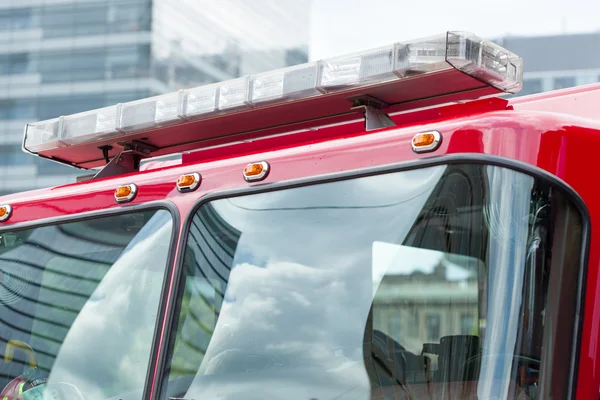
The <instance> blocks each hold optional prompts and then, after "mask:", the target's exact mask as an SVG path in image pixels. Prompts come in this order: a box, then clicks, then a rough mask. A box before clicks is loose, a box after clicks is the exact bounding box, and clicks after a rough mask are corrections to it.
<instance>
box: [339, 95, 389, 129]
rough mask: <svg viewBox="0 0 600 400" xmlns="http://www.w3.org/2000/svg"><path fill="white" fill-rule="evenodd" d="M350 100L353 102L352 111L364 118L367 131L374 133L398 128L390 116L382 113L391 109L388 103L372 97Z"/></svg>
mask: <svg viewBox="0 0 600 400" xmlns="http://www.w3.org/2000/svg"><path fill="white" fill-rule="evenodd" d="M348 100H349V101H351V102H352V108H351V110H353V111H356V112H358V113H360V114H362V115H363V116H364V118H365V130H367V131H372V130H375V129H381V128H389V127H392V126H396V124H395V123H394V121H392V119H391V118H390V116H389V115H387V114H386V113H385V112H383V111H382V110H383V109H385V108H388V107H389V104H387V103H386V102H384V101H381V100H379V99H376V98H375V97H371V96H357V97H351V98H349V99H348Z"/></svg>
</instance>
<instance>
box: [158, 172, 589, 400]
mask: <svg viewBox="0 0 600 400" xmlns="http://www.w3.org/2000/svg"><path fill="white" fill-rule="evenodd" d="M581 226H582V221H581V217H580V215H579V214H578V212H577V211H576V210H575V208H574V207H573V206H572V205H571V203H570V202H569V201H568V200H567V199H566V197H565V196H564V195H563V194H562V193H561V192H560V191H558V190H556V189H555V188H553V187H552V186H551V185H549V184H547V183H546V182H544V181H540V180H537V179H535V178H533V177H531V176H529V175H525V174H523V173H520V172H516V171H513V170H509V169H506V168H502V167H495V166H483V165H468V164H465V165H447V166H435V167H429V168H425V169H416V170H411V171H403V172H393V173H385V174H381V175H377V176H370V177H361V178H355V179H348V180H343V181H337V182H330V183H324V184H316V185H311V186H304V187H297V188H292V189H285V190H277V191H271V192H267V193H260V194H251V195H244V196H238V197H231V198H223V199H218V200H213V201H210V202H208V203H205V204H204V205H202V206H201V207H200V208H199V209H198V210H197V212H196V213H195V214H194V216H193V219H192V221H191V225H190V230H189V233H188V237H187V250H186V252H185V261H184V270H185V277H184V279H183V281H182V283H181V288H180V293H179V298H178V312H177V315H178V317H177V319H176V321H175V324H174V327H173V332H172V334H171V344H170V349H169V362H168V366H167V370H166V371H165V379H164V382H163V385H162V398H163V399H167V398H168V397H175V398H186V399H193V398H196V399H200V398H204V399H222V400H225V399H244V400H248V399H298V400H309V399H319V400H325V399H352V400H360V399H384V398H385V399H388V398H389V399H392V398H395V399H399V398H403V399H404V398H406V399H472V398H479V399H492V398H496V399H541V398H557V399H558V398H565V396H566V390H567V388H568V386H569V385H568V379H569V377H568V374H567V373H566V372H565V371H567V369H568V365H569V363H570V360H571V358H572V356H573V354H572V349H571V344H572V341H573V328H574V323H575V322H574V312H575V305H576V295H575V293H576V289H577V276H578V271H579V268H580V265H579V262H580V260H579V253H580V249H581V234H582V228H581ZM475 396H477V397H475Z"/></svg>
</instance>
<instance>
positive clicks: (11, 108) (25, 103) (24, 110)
mask: <svg viewBox="0 0 600 400" xmlns="http://www.w3.org/2000/svg"><path fill="white" fill-rule="evenodd" d="M35 112H36V109H35V100H32V99H18V100H15V99H8V100H0V121H1V120H4V121H10V120H15V119H29V118H33V117H34V116H35Z"/></svg>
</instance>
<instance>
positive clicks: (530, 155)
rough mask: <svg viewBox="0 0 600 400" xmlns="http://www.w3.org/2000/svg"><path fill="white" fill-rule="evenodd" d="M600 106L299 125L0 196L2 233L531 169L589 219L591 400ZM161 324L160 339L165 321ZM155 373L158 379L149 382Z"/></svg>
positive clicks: (597, 318) (598, 300)
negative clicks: (131, 189) (93, 218)
mask: <svg viewBox="0 0 600 400" xmlns="http://www.w3.org/2000/svg"><path fill="white" fill-rule="evenodd" d="M598 104H600V85H591V86H586V87H581V88H575V89H568V90H563V91H559V92H552V93H545V94H541V95H536V96H528V97H524V98H517V99H513V100H502V99H498V98H494V99H486V100H478V101H474V102H468V103H464V104H455V105H448V106H443V107H437V108H429V109H425V110H418V111H413V112H408V113H407V112H402V113H399V114H395V115H392V119H393V120H394V121H395V122H396V123H397V126H396V127H391V128H385V129H380V130H376V131H370V132H366V131H365V130H364V124H363V121H362V119H361V118H360V116H359V115H358V114H356V118H355V119H354V120H352V121H345V122H344V123H339V121H336V120H335V119H332V120H330V121H327V120H325V121H321V125H322V126H321V127H314V126H311V127H309V128H306V127H304V128H302V127H300V128H298V127H297V126H296V127H295V133H293V134H290V133H289V132H286V131H289V129H290V128H280V129H276V130H274V131H273V132H272V135H270V136H267V137H264V138H261V139H260V140H254V141H249V142H242V143H237V144H232V145H227V146H226V145H222V144H221V145H218V146H216V147H212V148H207V149H204V150H200V151H196V152H191V153H188V154H183V156H182V160H181V161H179V162H167V163H165V164H164V165H162V166H159V167H158V168H154V169H153V168H149V169H146V170H144V171H141V172H138V173H135V174H128V175H121V176H116V177H111V178H104V179H98V180H90V181H85V182H80V183H74V184H69V185H65V186H61V187H56V188H51V189H42V190H36V191H31V192H26V193H19V194H14V195H9V196H4V197H0V205H2V204H9V205H11V206H12V207H13V215H12V216H11V218H10V219H9V220H8V221H7V222H5V223H2V224H0V229H4V228H7V227H8V228H10V227H11V226H12V227H17V226H21V225H23V224H31V223H33V222H34V221H35V222H36V223H37V222H42V221H43V220H46V219H50V218H57V217H66V216H75V215H79V214H83V213H87V212H91V211H97V210H105V209H110V208H112V209H114V208H123V209H126V208H131V207H135V205H136V204H138V205H139V204H142V203H148V202H154V201H168V202H172V203H173V204H174V205H176V207H177V208H178V210H179V213H180V215H181V218H180V221H183V220H184V219H185V216H186V215H187V214H188V213H189V212H190V210H191V208H192V207H193V206H194V205H195V204H196V203H197V202H198V199H199V198H200V197H202V196H204V195H206V194H209V193H215V192H220V191H224V190H231V189H243V188H247V187H249V186H253V185H254V186H257V185H268V184H270V183H273V182H283V181H289V180H294V179H300V178H307V177H314V176H319V175H326V174H331V173H336V172H341V171H351V170H360V169H362V168H367V167H375V166H381V165H386V164H395V163H401V162H407V161H413V160H417V159H421V158H425V157H427V158H431V157H436V156H440V155H447V154H464V153H471V154H472V153H476V154H482V155H490V156H498V157H504V158H508V159H511V160H515V161H519V162H522V163H526V164H529V165H531V166H535V167H538V168H541V169H542V170H545V171H546V172H548V173H550V174H552V175H554V176H556V177H557V178H559V179H560V180H562V181H564V182H565V183H566V184H567V185H568V186H570V187H571V188H573V189H574V190H575V191H576V192H577V193H578V194H579V196H581V199H582V200H583V202H584V203H585V205H586V207H587V209H588V212H589V216H590V219H591V227H592V231H591V241H590V248H589V254H588V261H587V263H588V269H587V275H586V277H585V288H584V289H585V302H584V322H583V328H582V329H583V330H582V336H581V347H580V354H579V366H578V373H577V389H576V394H577V398H578V399H593V398H597V396H598V389H599V388H600V296H599V295H598V294H600V268H599V266H600V234H598V232H597V231H594V229H598V228H596V227H597V226H600V190H599V189H598V188H597V184H596V181H597V179H595V178H593V173H594V171H597V170H598V163H599V158H597V157H599V154H598V149H600V111H599V109H598ZM328 122H329V123H331V125H328V124H327V123H328ZM429 130H437V131H439V132H440V133H441V134H442V137H443V141H442V144H441V146H440V147H439V149H437V150H436V151H435V152H433V153H426V154H416V153H415V152H414V151H413V150H412V148H411V139H412V137H413V136H414V135H415V134H417V133H420V132H424V131H429ZM286 133H287V134H286ZM216 144H218V143H216ZM261 160H267V161H268V162H269V163H270V166H271V171H270V174H269V176H268V177H267V179H266V180H265V181H263V182H260V183H254V184H251V183H248V182H246V181H245V180H244V179H243V176H242V170H243V168H244V167H245V165H246V164H247V163H249V162H252V161H261ZM189 172H198V173H200V174H201V175H202V184H201V186H200V188H199V189H198V190H197V191H195V192H192V193H180V192H178V191H177V189H176V187H175V182H176V180H177V178H178V177H179V176H180V175H181V174H184V173H189ZM128 183H135V184H136V185H137V186H138V194H137V197H136V198H135V199H134V200H133V201H132V202H131V203H127V204H117V203H116V202H115V199H114V197H113V193H114V190H115V188H116V187H118V186H119V185H121V184H128ZM181 223H182V224H183V222H181ZM180 229H181V227H180ZM171 282H173V276H171ZM171 289H172V290H171V291H170V293H173V288H171ZM169 301H170V300H169ZM161 324H162V325H161V332H162V334H163V335H164V333H165V330H166V321H165V320H163V321H162V322H161ZM158 373H159V371H157V369H155V370H154V371H153V379H156V378H157V376H158ZM565 373H568V366H565Z"/></svg>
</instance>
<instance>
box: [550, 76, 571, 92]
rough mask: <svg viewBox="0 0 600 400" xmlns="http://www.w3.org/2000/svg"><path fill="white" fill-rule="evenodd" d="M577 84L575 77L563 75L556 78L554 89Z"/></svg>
mask: <svg viewBox="0 0 600 400" xmlns="http://www.w3.org/2000/svg"><path fill="white" fill-rule="evenodd" d="M573 86H575V77H572V76H563V77H560V78H554V89H564V88H570V87H573Z"/></svg>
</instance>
